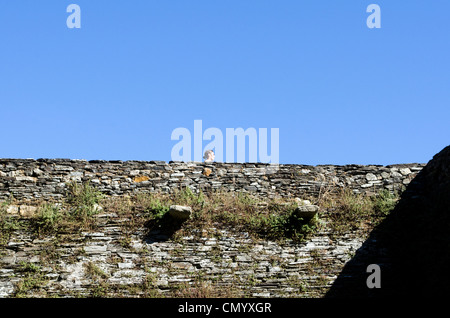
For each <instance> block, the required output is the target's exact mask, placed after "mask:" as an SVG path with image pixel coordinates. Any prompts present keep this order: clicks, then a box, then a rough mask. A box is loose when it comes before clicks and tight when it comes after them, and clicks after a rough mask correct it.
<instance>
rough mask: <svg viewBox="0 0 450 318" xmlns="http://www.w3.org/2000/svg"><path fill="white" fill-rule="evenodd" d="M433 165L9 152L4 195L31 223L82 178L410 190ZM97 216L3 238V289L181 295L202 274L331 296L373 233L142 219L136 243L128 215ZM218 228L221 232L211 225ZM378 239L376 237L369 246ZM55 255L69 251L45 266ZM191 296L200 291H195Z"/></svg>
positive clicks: (266, 189) (300, 190) (237, 286)
mask: <svg viewBox="0 0 450 318" xmlns="http://www.w3.org/2000/svg"><path fill="white" fill-rule="evenodd" d="M424 166H425V165H424V164H407V165H392V166H377V165H365V166H363V165H345V166H335V165H321V166H307V165H280V166H279V167H277V169H274V168H273V167H272V166H270V165H266V164H257V163H255V164H253V163H244V164H238V163H208V164H206V163H198V162H189V163H184V162H170V163H166V162H162V161H148V162H144V161H126V162H122V161H99V160H96V161H85V160H66V159H39V160H33V159H27V160H20V159H1V160H0V201H5V200H9V199H10V198H11V197H13V198H14V199H15V200H16V201H19V202H22V203H23V204H22V205H18V206H10V207H9V211H8V213H9V214H11V215H15V216H16V217H17V218H18V220H20V222H29V221H30V219H29V218H27V216H29V215H31V214H33V212H35V211H33V208H34V209H36V208H35V207H34V206H33V204H34V203H37V202H42V201H52V200H54V201H58V200H61V199H63V198H64V197H65V195H66V191H67V189H68V184H69V183H70V182H78V183H81V182H90V184H91V185H93V186H95V187H97V188H98V189H99V190H100V191H102V192H103V193H105V194H107V195H110V196H121V195H126V194H132V193H135V192H153V191H163V192H171V191H174V190H176V189H182V188H185V187H189V188H191V190H193V191H195V192H196V191H211V190H221V191H245V192H249V193H252V194H256V195H261V196H264V197H274V196H282V197H292V198H306V197H317V196H318V195H320V193H322V192H325V191H333V190H336V189H338V188H344V187H346V188H350V189H352V190H353V191H354V192H355V193H376V192H378V191H379V190H381V189H388V190H390V191H396V190H402V189H404V188H405V186H406V185H408V184H409V183H410V182H411V180H412V179H413V178H414V177H415V176H416V174H417V173H418V172H419V171H420V170H422V168H423V167H424ZM299 200H300V199H299ZM173 209H174V211H175V210H176V207H173ZM304 212H311V211H306V210H305V211H304ZM312 212H315V211H312ZM95 217H96V219H97V221H98V223H99V227H98V229H97V230H96V232H86V233H84V232H83V233H79V234H77V235H69V236H68V237H65V238H64V240H62V239H61V237H56V236H48V237H45V238H37V237H35V236H33V235H32V234H31V233H26V232H21V231H16V232H14V234H13V235H12V237H11V238H10V239H9V240H8V242H4V244H3V243H2V245H1V246H0V297H14V296H15V295H16V294H17V293H18V292H20V288H21V286H28V287H29V289H30V290H31V291H29V292H28V294H27V295H28V296H29V297H79V296H83V297H84V296H93V297H114V296H120V297H140V296H147V297H148V296H149V290H154V291H155V293H156V294H153V296H160V295H169V296H173V295H175V296H176V295H177V294H176V293H177V291H183V288H182V286H197V287H198V284H199V282H202V284H203V283H205V284H206V285H201V286H200V287H198V288H200V289H201V288H203V289H206V290H207V288H208V287H207V285H208V284H211V285H213V286H214V288H216V289H217V288H223V290H229V291H230V292H231V291H234V292H237V293H238V294H232V295H228V296H230V297H233V296H247V297H321V296H323V295H324V294H325V293H326V290H328V289H329V288H330V286H331V285H332V284H333V282H334V281H335V279H336V278H337V277H338V275H339V273H340V272H341V270H342V268H343V267H344V265H345V264H346V262H347V261H349V260H350V259H351V257H352V255H354V254H355V253H356V252H357V251H358V250H359V249H360V248H361V245H362V244H363V242H364V241H365V239H366V238H364V237H359V236H358V235H354V234H353V233H348V234H346V235H343V236H341V237H339V238H336V237H332V236H330V233H329V232H327V230H326V227H324V229H323V230H320V231H318V232H317V233H316V234H315V235H314V236H313V237H311V238H310V239H309V240H308V241H307V242H302V243H298V242H293V241H289V240H287V241H284V242H282V243H281V242H272V241H268V240H259V241H255V240H253V239H251V238H250V237H249V236H248V234H247V233H234V232H233V233H231V232H229V231H227V230H224V229H209V232H210V233H209V235H207V236H205V237H203V238H201V239H199V238H198V237H197V238H194V237H190V236H186V237H183V238H182V239H181V240H176V241H174V240H170V239H168V238H167V237H164V235H162V234H161V235H160V234H158V233H153V234H152V235H150V236H149V235H147V234H146V233H145V229H140V230H137V231H136V232H134V233H131V234H130V236H129V237H128V240H127V244H124V233H123V231H122V228H121V225H122V224H123V223H124V222H127V221H128V220H127V219H124V218H123V217H118V216H117V215H111V214H108V213H104V212H103V211H101V210H100V211H99V213H98V214H97V215H96V216H95ZM199 231H201V230H199ZM211 231H213V232H214V231H216V232H215V234H213V235H211ZM200 237H201V235H200ZM370 246H371V243H370V242H368V241H366V242H365V248H366V249H367V248H369V249H370ZM50 257H53V258H55V259H57V260H58V261H57V262H56V263H52V265H51V266H48V265H45V264H46V262H45V260H46V259H48V258H50ZM30 273H33V275H34V276H32V277H31V278H30ZM25 282H27V283H25ZM26 284H28V285H26ZM30 284H36V286H40V288H34V289H33V288H30ZM31 286H35V285H31ZM145 286H146V287H145ZM180 286H181V287H180ZM144 287H145V288H144ZM33 290H34V291H33ZM105 291H107V292H106V294H105ZM30 293H31V294H30ZM22 296H23V295H22ZM181 296H183V297H185V296H189V294H186V291H185V293H184V294H183V293H182V294H181Z"/></svg>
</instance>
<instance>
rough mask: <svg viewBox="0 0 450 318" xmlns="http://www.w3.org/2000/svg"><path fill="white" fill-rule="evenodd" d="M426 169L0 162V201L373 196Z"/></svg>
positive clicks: (398, 186)
mask: <svg viewBox="0 0 450 318" xmlns="http://www.w3.org/2000/svg"><path fill="white" fill-rule="evenodd" d="M424 166H425V164H408V165H391V166H374V165H368V166H362V165H343V166H333V165H322V166H306V165H270V164H259V163H258V164H249V163H219V162H212V163H208V164H205V163H200V162H190V163H183V162H170V163H165V162H160V161H148V162H144V161H123V162H122V161H104V160H93V161H89V162H87V161H85V160H68V159H39V160H32V159H30V160H22V159H0V200H7V199H8V198H9V197H10V196H11V195H12V196H13V197H14V198H15V199H18V200H27V201H39V200H58V199H61V198H63V196H64V194H65V193H66V191H67V187H68V183H69V182H73V181H75V182H79V183H81V182H87V181H88V180H90V182H91V185H94V186H95V187H97V188H98V189H99V190H100V191H102V192H103V193H105V194H108V195H125V194H132V193H133V192H135V191H136V190H139V191H155V190H157V191H165V192H172V191H174V190H175V189H180V188H183V187H186V186H189V188H191V189H192V190H193V191H194V192H197V191H200V190H201V191H208V190H210V189H223V190H229V191H247V192H252V193H257V194H258V195H262V196H270V197H273V196H294V197H304V196H311V195H312V196H318V195H319V193H320V191H321V189H324V188H333V189H338V188H342V187H347V188H350V189H352V190H354V191H355V192H361V193H363V192H368V193H376V192H377V191H379V190H381V189H388V190H389V191H396V190H397V191H398V190H402V189H405V188H406V184H408V182H409V181H410V180H412V179H414V177H415V175H416V174H417V173H418V172H419V171H420V170H421V169H422V168H423V167H424ZM405 180H406V181H405Z"/></svg>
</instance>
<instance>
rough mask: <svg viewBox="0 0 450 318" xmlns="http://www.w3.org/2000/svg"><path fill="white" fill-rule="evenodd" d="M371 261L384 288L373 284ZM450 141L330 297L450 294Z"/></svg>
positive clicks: (376, 231)
mask: <svg viewBox="0 0 450 318" xmlns="http://www.w3.org/2000/svg"><path fill="white" fill-rule="evenodd" d="M369 264H378V265H379V266H380V269H381V276H380V281H381V288H373V289H370V288H368V287H367V283H366V281H367V278H368V277H369V276H370V275H371V272H367V267H368V265H369ZM449 270H450V146H447V147H446V148H444V149H443V150H442V151H441V152H439V153H438V154H437V155H435V156H434V157H433V159H432V160H430V161H429V162H428V164H427V165H426V167H425V168H424V169H423V170H422V171H421V172H420V173H419V174H418V175H417V176H416V178H415V179H414V180H413V181H412V182H411V183H410V184H409V186H408V187H407V189H406V190H405V191H404V192H403V193H402V196H401V199H400V201H399V202H398V204H397V206H396V207H395V209H394V210H393V211H392V212H391V213H390V215H389V216H388V217H387V218H386V219H385V220H384V221H383V222H382V223H381V224H379V225H378V226H377V227H376V228H375V229H374V230H373V231H372V232H371V234H370V236H369V238H368V239H367V240H366V241H365V242H364V244H363V245H362V246H361V248H360V249H359V250H358V251H357V253H356V254H355V256H354V257H353V258H352V259H351V260H350V261H349V262H348V263H347V264H346V265H345V267H344V269H343V271H342V272H341V273H340V274H339V276H338V278H337V279H336V280H335V282H334V284H333V286H332V287H331V288H330V290H329V292H328V293H327V294H326V297H328V298H370V297H380V298H391V297H392V298H398V297H408V298H409V297H425V298H435V297H439V298H442V297H445V296H449V295H450V273H449V272H448V271H449Z"/></svg>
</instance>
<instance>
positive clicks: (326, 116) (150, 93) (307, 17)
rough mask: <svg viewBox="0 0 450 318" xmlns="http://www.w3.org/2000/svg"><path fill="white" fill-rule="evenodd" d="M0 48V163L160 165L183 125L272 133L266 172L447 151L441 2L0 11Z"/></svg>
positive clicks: (118, 1) (116, 3)
mask: <svg viewBox="0 0 450 318" xmlns="http://www.w3.org/2000/svg"><path fill="white" fill-rule="evenodd" d="M71 3H75V4H78V5H79V6H80V8H81V29H69V28H67V25H66V19H67V17H68V16H69V15H70V13H67V12H66V8H67V6H68V5H69V4H71ZM371 3H376V4H378V5H379V6H380V8H381V28H380V29H369V28H368V27H367V25H366V19H367V17H368V16H369V13H366V8H367V6H368V5H369V4H371ZM0 41H1V49H0V61H1V62H0V111H1V118H2V120H1V125H0V136H1V139H0V158H35V159H38V158H72V159H87V160H91V159H105V160H116V159H120V160H164V161H170V160H171V157H170V155H171V149H172V147H173V146H174V145H175V144H176V141H173V140H171V138H170V137H171V133H172V131H173V130H174V129H175V128H178V127H185V128H188V129H190V130H191V131H192V132H193V125H194V120H196V119H200V120H202V122H203V128H204V129H206V128H209V127H216V128H219V129H221V130H222V131H223V132H224V134H225V129H226V128H238V127H242V128H244V129H246V128H249V127H254V128H268V129H270V128H279V131H280V139H279V141H280V148H279V158H280V163H293V164H312V165H317V164H353V163H355V164H382V165H385V164H392V163H409V162H427V161H429V160H430V159H431V158H432V156H433V155H434V154H435V153H437V152H438V151H440V150H441V149H442V148H444V147H445V146H447V145H449V144H450V138H449V137H450V1H448V0H441V1H439V0H431V1H426V0H420V1H400V0H395V1H393V0H389V1H378V0H373V1H372V0H371V1H361V0H320V1H319V0H308V1H299V0H282V1H274V0H227V1H223V0H222V1H218V0H172V1H163V0H159V1H150V0H133V1H122V0H113V1H112V0H111V1H104V0H89V1H87V0H70V1H62V0H39V1H38V0H33V1H31V0H29V1H24V0H17V1H10V0H0ZM205 143H208V142H205Z"/></svg>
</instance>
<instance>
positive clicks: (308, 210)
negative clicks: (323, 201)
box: [295, 204, 319, 219]
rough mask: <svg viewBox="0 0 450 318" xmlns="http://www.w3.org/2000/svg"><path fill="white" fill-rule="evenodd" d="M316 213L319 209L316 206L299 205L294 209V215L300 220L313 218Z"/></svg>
mask: <svg viewBox="0 0 450 318" xmlns="http://www.w3.org/2000/svg"><path fill="white" fill-rule="evenodd" d="M317 212H319V207H318V206H317V205H312V204H308V205H300V206H298V207H297V208H296V209H295V213H297V215H298V216H300V217H302V218H307V219H310V218H313V217H314V216H315V215H316V214H317Z"/></svg>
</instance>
